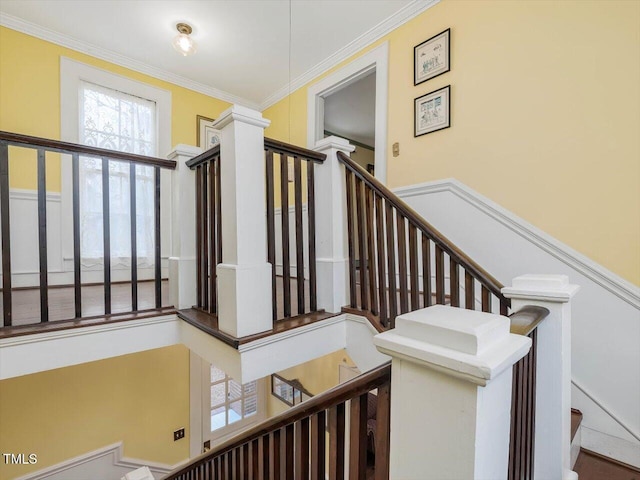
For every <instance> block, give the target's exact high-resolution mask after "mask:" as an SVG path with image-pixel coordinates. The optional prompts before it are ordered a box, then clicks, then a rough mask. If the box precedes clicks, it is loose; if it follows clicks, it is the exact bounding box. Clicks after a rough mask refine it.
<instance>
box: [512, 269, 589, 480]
mask: <svg viewBox="0 0 640 480" xmlns="http://www.w3.org/2000/svg"><path fill="white" fill-rule="evenodd" d="M578 289H579V287H578V286H577V285H571V284H569V279H568V277H567V276H566V275H522V276H520V277H516V278H515V279H514V280H513V284H512V286H511V287H505V288H503V289H502V293H503V294H504V296H505V297H507V298H510V299H511V310H512V311H514V312H516V311H518V310H519V309H520V308H522V307H524V306H525V305H539V306H541V307H545V308H546V309H548V310H549V312H550V313H549V316H548V317H547V318H545V319H544V320H543V321H542V322H541V323H540V325H538V327H537V332H538V333H537V348H538V351H537V354H536V358H537V362H536V416H535V419H536V426H535V451H534V468H533V472H534V477H535V478H536V479H541V480H542V479H547V478H557V479H564V480H569V479H573V478H577V474H575V473H574V472H572V471H571V459H570V453H571V298H572V297H573V296H574V295H575V294H576V292H577V291H578Z"/></svg>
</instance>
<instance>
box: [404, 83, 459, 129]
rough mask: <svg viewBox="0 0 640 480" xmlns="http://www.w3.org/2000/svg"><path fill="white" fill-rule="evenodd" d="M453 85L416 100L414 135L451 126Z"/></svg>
mask: <svg viewBox="0 0 640 480" xmlns="http://www.w3.org/2000/svg"><path fill="white" fill-rule="evenodd" d="M450 107H451V85H447V86H446V87H443V88H441V89H439V90H435V91H433V92H429V93H427V94H426V95H423V96H421V97H418V98H416V99H415V100H414V105H413V108H414V130H415V131H414V137H419V136H420V135H426V134H427V133H431V132H436V131H438V130H442V129H444V128H449V127H450V126H451V113H450V110H451V109H450Z"/></svg>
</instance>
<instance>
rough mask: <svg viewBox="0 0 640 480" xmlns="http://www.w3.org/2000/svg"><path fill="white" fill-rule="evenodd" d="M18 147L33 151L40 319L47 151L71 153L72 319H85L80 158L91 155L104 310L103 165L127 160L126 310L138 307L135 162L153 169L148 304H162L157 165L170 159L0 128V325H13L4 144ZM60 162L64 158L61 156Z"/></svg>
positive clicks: (107, 292)
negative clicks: (97, 186)
mask: <svg viewBox="0 0 640 480" xmlns="http://www.w3.org/2000/svg"><path fill="white" fill-rule="evenodd" d="M10 146H14V147H20V148H25V149H30V150H35V151H36V152H37V202H38V253H37V255H38V257H39V290H40V322H48V321H49V317H50V315H49V298H48V290H49V288H50V286H49V279H48V268H47V200H46V199H47V187H46V183H47V168H46V167H47V162H46V154H47V152H53V153H60V154H65V155H70V156H71V162H72V203H73V272H74V282H73V288H74V318H75V319H80V318H86V317H83V314H82V283H81V280H82V278H81V277H82V274H81V251H80V235H81V224H80V223H81V222H80V173H79V172H80V167H79V166H80V159H81V157H94V158H98V159H100V160H101V162H102V211H103V223H102V228H103V258H104V280H103V287H104V314H105V315H111V314H112V298H111V297H112V295H111V286H112V281H111V248H110V247H111V242H110V232H111V220H110V215H109V211H110V209H109V203H110V202H109V198H110V197H109V164H110V163H111V162H126V163H128V164H129V167H130V169H129V175H130V178H132V179H134V180H133V181H130V182H129V183H130V198H131V199H133V200H132V201H131V202H130V222H131V245H132V251H131V258H132V261H131V311H130V312H126V313H133V312H139V311H140V309H139V308H138V266H137V261H136V259H137V258H138V256H137V251H136V215H137V213H136V212H137V209H136V201H135V199H136V182H135V178H136V166H137V165H142V166H150V167H153V169H154V200H153V202H154V235H155V244H154V249H155V250H154V264H155V265H154V282H155V284H154V297H155V299H154V305H155V309H160V308H161V307H162V284H161V282H162V278H161V277H162V275H161V274H162V270H161V257H160V232H161V228H160V227H161V226H160V198H161V197H160V195H161V191H160V169H163V168H164V169H169V170H173V169H175V168H176V162H174V161H171V160H165V159H161V158H155V157H148V156H144V155H136V154H133V153H127V152H119V151H114V150H107V149H103V148H96V147H91V146H87V145H78V144H74V143H69V142H61V141H58V140H51V139H47V138H40V137H33V136H29V135H22V134H18V133H11V132H0V216H1V218H2V220H1V221H2V308H3V317H4V319H3V325H4V327H10V326H12V325H14V322H13V320H12V319H13V311H12V310H13V309H12V278H11V275H12V270H11V221H10V208H9V198H10V196H9V193H10V192H9V185H10V184H9V174H10V165H9V147H10ZM61 160H62V161H68V159H67V158H64V157H63V158H62V159H61Z"/></svg>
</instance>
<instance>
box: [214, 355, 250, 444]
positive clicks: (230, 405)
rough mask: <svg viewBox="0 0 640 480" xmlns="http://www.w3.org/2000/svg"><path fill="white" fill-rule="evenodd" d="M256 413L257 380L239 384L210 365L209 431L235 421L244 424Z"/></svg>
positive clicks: (219, 428) (222, 427)
mask: <svg viewBox="0 0 640 480" xmlns="http://www.w3.org/2000/svg"><path fill="white" fill-rule="evenodd" d="M257 414H258V382H257V381H253V382H249V383H245V384H244V385H240V384H239V383H238V382H236V381H235V380H233V379H232V378H231V377H229V376H228V375H227V374H225V373H224V372H223V371H222V370H220V369H219V368H216V367H214V366H213V365H211V432H216V431H218V430H222V429H225V427H229V426H231V425H233V424H236V423H237V426H244V425H245V424H246V423H247V421H250V420H254V419H255V418H256V417H257ZM252 417H254V418H252ZM220 433H222V431H221V432H220Z"/></svg>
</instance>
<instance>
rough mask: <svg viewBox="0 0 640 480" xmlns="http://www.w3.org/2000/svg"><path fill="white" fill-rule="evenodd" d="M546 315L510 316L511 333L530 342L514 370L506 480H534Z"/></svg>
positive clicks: (530, 309)
mask: <svg viewBox="0 0 640 480" xmlns="http://www.w3.org/2000/svg"><path fill="white" fill-rule="evenodd" d="M547 315H549V310H547V309H546V308H543V307H535V306H526V307H523V308H521V309H520V310H518V311H517V312H515V313H512V314H511V315H510V316H509V318H510V320H511V333H516V334H518V335H524V336H528V337H529V338H531V342H532V344H531V350H529V353H527V354H526V355H525V356H524V357H523V358H521V359H520V361H519V362H518V363H516V364H515V365H514V366H513V383H512V392H513V393H512V396H511V437H510V443H509V470H508V479H509V480H531V479H533V453H534V450H535V448H534V447H535V444H534V443H535V442H534V439H535V427H536V417H535V412H536V355H537V349H538V345H537V332H538V330H537V328H538V325H539V324H540V322H542V320H544V319H545V318H546V317H547Z"/></svg>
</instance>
